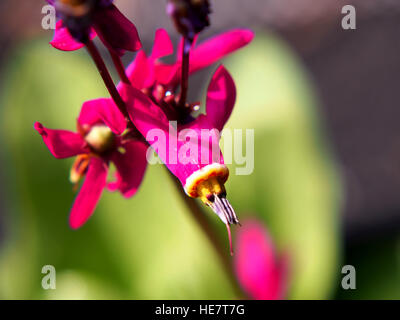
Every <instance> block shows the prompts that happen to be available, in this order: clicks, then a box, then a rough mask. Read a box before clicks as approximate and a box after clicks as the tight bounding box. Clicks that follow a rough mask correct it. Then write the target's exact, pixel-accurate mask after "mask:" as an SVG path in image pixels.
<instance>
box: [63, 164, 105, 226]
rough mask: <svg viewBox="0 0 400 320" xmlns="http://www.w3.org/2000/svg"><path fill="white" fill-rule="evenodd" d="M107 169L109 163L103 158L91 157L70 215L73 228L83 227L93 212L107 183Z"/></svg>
mask: <svg viewBox="0 0 400 320" xmlns="http://www.w3.org/2000/svg"><path fill="white" fill-rule="evenodd" d="M107 171H108V167H107V164H106V163H105V162H104V161H103V160H102V159H101V158H98V157H93V158H92V159H90V163H89V169H88V171H87V173H86V178H85V181H84V182H83V184H82V187H81V189H80V190H79V194H78V195H77V197H76V199H75V201H74V204H73V205H72V209H71V214H70V216H69V224H70V226H71V228H72V229H77V228H79V227H81V226H82V225H83V224H84V223H85V222H86V221H87V220H88V219H89V218H90V216H91V215H92V214H93V211H94V209H95V208H96V205H97V203H98V201H99V199H100V197H101V194H102V192H103V190H104V187H105V185H106V179H107Z"/></svg>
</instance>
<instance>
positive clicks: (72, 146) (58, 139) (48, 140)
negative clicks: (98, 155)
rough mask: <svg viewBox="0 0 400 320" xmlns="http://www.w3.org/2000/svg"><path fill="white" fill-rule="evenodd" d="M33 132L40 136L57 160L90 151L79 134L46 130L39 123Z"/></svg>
mask: <svg viewBox="0 0 400 320" xmlns="http://www.w3.org/2000/svg"><path fill="white" fill-rule="evenodd" d="M34 127H35V130H36V131H37V132H39V134H40V135H41V136H42V138H43V141H44V143H45V144H46V146H47V148H48V149H49V150H50V152H51V153H52V155H53V156H54V157H56V158H58V159H63V158H68V157H72V156H76V155H78V154H82V153H88V152H89V151H90V150H89V148H88V147H87V144H86V142H85V141H84V140H83V138H82V137H81V135H80V134H78V133H75V132H71V131H67V130H54V129H47V128H45V127H43V125H42V124H41V123H39V122H36V123H35V126H34Z"/></svg>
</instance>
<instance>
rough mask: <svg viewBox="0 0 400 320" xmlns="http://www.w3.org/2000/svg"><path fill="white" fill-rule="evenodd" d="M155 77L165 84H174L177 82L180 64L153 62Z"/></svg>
mask: <svg viewBox="0 0 400 320" xmlns="http://www.w3.org/2000/svg"><path fill="white" fill-rule="evenodd" d="M154 68H155V77H156V80H157V81H158V82H159V83H161V84H163V85H166V86H172V87H173V86H175V85H177V84H178V82H179V79H180V74H181V65H180V64H179V63H175V64H164V63H160V62H158V63H156V64H155V67H154Z"/></svg>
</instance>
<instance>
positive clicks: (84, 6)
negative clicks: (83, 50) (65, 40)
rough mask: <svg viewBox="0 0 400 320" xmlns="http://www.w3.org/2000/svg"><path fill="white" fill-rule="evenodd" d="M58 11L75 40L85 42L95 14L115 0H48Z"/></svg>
mask: <svg viewBox="0 0 400 320" xmlns="http://www.w3.org/2000/svg"><path fill="white" fill-rule="evenodd" d="M48 2H49V3H50V4H53V5H54V7H55V8H56V11H57V16H58V17H59V18H61V20H62V21H63V24H64V26H65V27H66V28H67V29H68V31H69V32H70V34H71V36H72V37H74V38H75V40H77V41H79V42H82V43H85V42H86V41H87V40H88V39H89V34H90V27H92V25H93V16H94V14H95V13H96V12H97V11H99V10H101V9H104V8H107V7H109V6H111V5H112V3H113V0H48Z"/></svg>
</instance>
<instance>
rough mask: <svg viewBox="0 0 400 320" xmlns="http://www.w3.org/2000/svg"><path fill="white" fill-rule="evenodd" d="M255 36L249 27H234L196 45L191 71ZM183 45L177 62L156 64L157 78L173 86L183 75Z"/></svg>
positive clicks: (191, 61) (216, 59)
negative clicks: (181, 65)
mask: <svg viewBox="0 0 400 320" xmlns="http://www.w3.org/2000/svg"><path fill="white" fill-rule="evenodd" d="M253 38H254V33H253V31H251V30H247V29H234V30H231V31H228V32H225V33H223V34H221V35H217V36H215V37H213V38H211V39H209V40H206V41H204V42H203V43H201V44H199V45H198V46H197V47H194V48H193V49H192V51H191V53H190V66H189V73H190V74H193V73H195V72H197V71H199V70H201V69H203V68H206V67H208V66H210V65H212V64H213V63H215V62H217V61H218V60H220V59H222V58H224V57H225V56H227V55H228V54H230V53H232V52H233V51H236V50H238V49H240V48H242V47H243V46H245V45H247V44H248V43H250V42H251V41H252V40H253ZM182 45H183V42H182V41H181V43H180V44H179V46H178V53H177V62H176V63H175V64H171V65H167V64H162V63H158V64H157V65H156V67H155V68H156V70H155V74H156V79H157V81H159V82H160V83H162V84H164V85H169V86H171V87H173V86H176V85H178V84H179V81H180V77H181V69H180V64H181V63H180V61H181V60H182V53H181V51H182Z"/></svg>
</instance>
